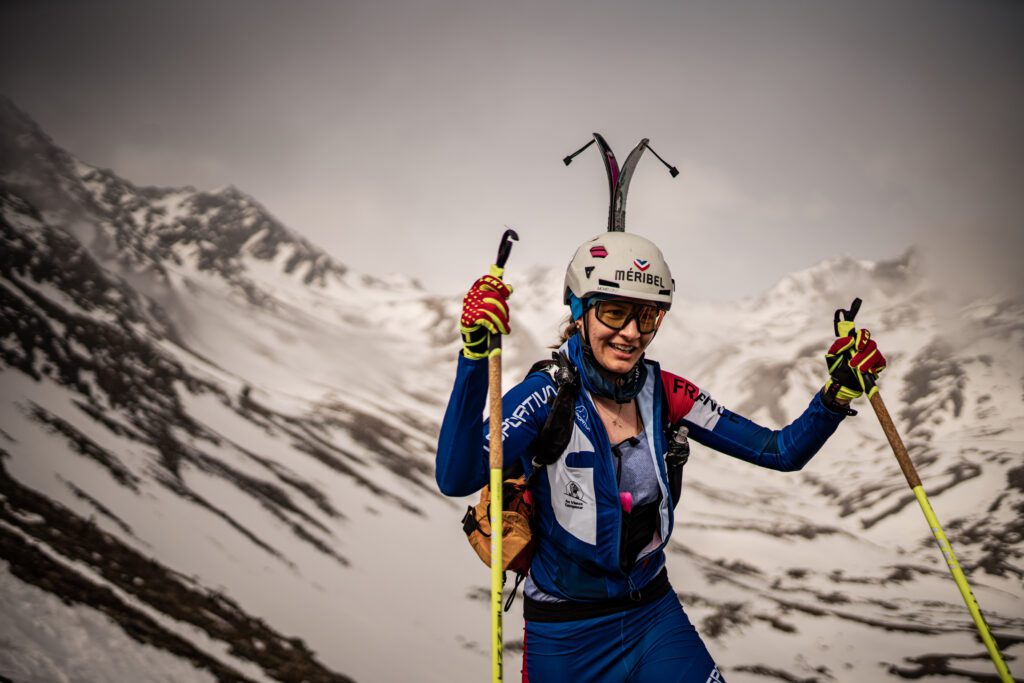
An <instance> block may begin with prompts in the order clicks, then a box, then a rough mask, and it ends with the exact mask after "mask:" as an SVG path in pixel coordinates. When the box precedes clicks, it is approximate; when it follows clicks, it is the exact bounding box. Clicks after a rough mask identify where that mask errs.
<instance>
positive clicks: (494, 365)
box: [487, 334, 505, 683]
mask: <svg viewBox="0 0 1024 683" xmlns="http://www.w3.org/2000/svg"><path fill="white" fill-rule="evenodd" d="M487 376H488V386H487V390H488V391H487V400H488V402H489V403H490V408H491V421H490V449H491V680H492V681H494V682H495V683H499V682H500V681H502V680H503V672H502V651H503V637H502V632H501V603H502V590H503V589H504V584H505V572H504V570H503V569H502V565H503V560H502V554H501V529H502V516H501V512H502V508H503V506H504V503H503V501H502V487H503V485H504V480H503V477H502V466H503V463H502V460H503V457H504V455H503V452H502V448H501V446H502V444H501V423H502V415H501V335H498V334H494V335H491V348H490V353H489V354H488V357H487Z"/></svg>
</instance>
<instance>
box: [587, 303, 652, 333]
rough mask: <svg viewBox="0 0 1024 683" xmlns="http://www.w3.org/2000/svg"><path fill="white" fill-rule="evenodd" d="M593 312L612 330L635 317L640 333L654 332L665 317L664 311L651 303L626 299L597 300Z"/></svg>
mask: <svg viewBox="0 0 1024 683" xmlns="http://www.w3.org/2000/svg"><path fill="white" fill-rule="evenodd" d="M594 314H595V315H596V316H597V319H598V320H600V321H601V322H602V323H604V324H605V325H607V326H608V327H610V328H612V329H613V330H621V329H622V328H623V327H625V326H626V325H628V324H629V321H630V320H633V319H634V318H635V319H636V327H637V329H638V330H639V331H640V334H650V333H651V332H654V331H655V330H656V329H658V326H659V325H661V320H662V318H664V317H665V311H663V310H662V309H660V308H658V307H657V306H655V305H653V304H636V303H630V302H626V301H598V302H597V304H596V305H595V306H594Z"/></svg>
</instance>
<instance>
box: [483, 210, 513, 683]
mask: <svg viewBox="0 0 1024 683" xmlns="http://www.w3.org/2000/svg"><path fill="white" fill-rule="evenodd" d="M518 239H519V235H517V234H516V231H515V230H513V229H512V228H508V229H507V230H505V234H503V235H502V236H501V244H499V245H498V258H497V260H496V261H495V263H494V265H492V266H491V275H492V276H493V277H496V278H500V277H501V276H502V275H503V274H504V273H505V261H507V260H508V255H509V253H510V252H511V251H512V240H518ZM487 402H488V404H489V405H490V410H491V416H490V452H491V680H492V681H493V682H494V683H500V682H501V681H502V680H503V675H504V674H503V672H502V653H503V648H504V643H503V640H502V633H501V603H502V597H503V596H502V591H503V590H504V588H505V570H504V568H503V564H504V562H503V561H502V556H501V534H502V530H503V529H502V508H503V506H504V504H503V502H502V488H503V487H504V484H505V480H504V477H503V476H502V470H503V468H504V462H503V453H502V433H501V423H502V421H503V416H502V414H501V335H500V334H491V335H489V341H488V349H487Z"/></svg>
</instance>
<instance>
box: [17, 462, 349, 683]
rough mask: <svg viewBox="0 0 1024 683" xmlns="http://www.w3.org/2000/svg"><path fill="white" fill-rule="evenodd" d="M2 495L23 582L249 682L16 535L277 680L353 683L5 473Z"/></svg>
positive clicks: (296, 643)
mask: <svg viewBox="0 0 1024 683" xmlns="http://www.w3.org/2000/svg"><path fill="white" fill-rule="evenodd" d="M0 494H2V496H3V499H2V501H3V502H2V505H0V520H3V522H4V523H5V524H6V525H9V527H11V528H10V529H9V528H8V527H6V526H3V525H0V555H2V556H3V558H4V559H5V560H7V561H8V562H9V563H10V564H11V570H12V572H13V573H14V574H15V575H16V576H18V577H19V578H21V579H22V580H23V581H26V582H28V583H32V584H33V585H36V586H39V587H40V588H42V589H43V590H46V591H48V592H50V593H54V594H56V595H58V596H60V597H61V598H62V599H64V600H65V601H66V602H68V603H81V604H86V605H89V606H91V607H93V608H95V609H99V610H100V611H103V612H104V613H106V614H107V615H108V616H110V617H111V618H112V619H113V620H114V621H115V622H117V623H118V624H119V625H120V626H121V627H122V628H123V629H124V631H125V632H126V633H127V634H128V635H129V636H131V637H132V638H135V639H136V640H138V641H139V642H143V643H147V644H150V645H153V646H154V647H158V648H160V649H164V650H167V651H169V652H172V653H174V654H177V655H178V656H181V657H185V658H187V659H189V660H191V661H193V662H194V663H195V664H196V665H197V666H200V667H202V668H205V669H207V670H209V671H211V673H213V674H214V675H215V676H217V678H218V680H222V681H244V680H248V679H246V678H245V677H244V676H241V675H240V674H238V673H237V672H236V671H234V670H232V669H230V668H229V667H227V666H225V665H223V664H222V663H220V662H218V661H217V660H215V659H213V658H211V657H209V656H208V655H205V654H203V653H201V652H200V651H198V650H197V649H196V648H195V647H194V646H192V645H191V644H190V643H188V642H187V641H184V640H183V639H181V638H180V637H178V636H175V635H174V634H172V633H170V632H168V631H167V630H166V629H164V628H162V627H160V626H159V625H158V624H156V623H155V622H153V621H152V620H151V619H149V618H148V617H146V616H145V615H143V614H142V613H141V612H139V611H138V610H137V609H135V608H133V607H131V606H130V605H129V604H127V603H126V602H124V601H122V600H121V599H119V598H117V597H116V595H115V594H114V593H113V592H112V591H111V590H110V589H109V588H107V587H106V586H103V585H100V584H97V583H93V582H92V581H90V580H88V579H86V578H85V577H83V576H82V575H80V574H78V573H77V572H76V571H74V570H73V569H71V565H65V564H64V563H62V562H57V561H56V560H53V559H51V558H49V557H48V556H47V554H46V553H43V552H42V551H40V550H38V549H36V547H35V546H34V545H32V544H31V543H29V542H28V541H26V540H25V539H24V538H23V537H22V536H21V534H24V535H25V536H26V537H28V538H32V539H34V540H35V541H37V542H38V543H40V544H43V545H45V546H47V547H49V548H51V549H52V550H53V551H55V552H57V553H59V554H60V555H61V556H63V557H65V558H67V559H68V560H71V561H74V562H79V563H82V564H83V565H85V566H88V567H90V568H91V569H92V570H93V571H95V572H96V573H97V574H98V575H99V576H101V577H102V578H103V579H104V580H105V581H107V582H109V584H110V585H112V586H116V587H117V588H118V589H120V590H121V591H124V592H125V593H128V594H130V595H132V596H133V597H134V598H135V599H137V600H139V601H141V602H143V603H144V604H146V605H148V606H150V607H152V608H153V609H155V610H157V611H159V612H160V613H162V614H165V615H167V616H168V617H170V618H171V619H175V620H178V621H181V622H185V623H188V624H192V625H193V626H195V627H197V628H199V629H201V630H203V631H204V632H206V634H207V635H208V636H209V637H210V638H213V639H215V640H218V641H222V642H224V643H225V644H227V645H228V647H229V650H230V652H231V654H232V655H233V656H235V657H238V658H240V659H244V660H248V661H251V662H253V663H254V664H256V665H258V666H260V667H261V668H262V669H263V670H264V671H265V672H266V673H267V675H268V676H270V677H272V678H274V679H276V680H281V681H300V680H306V681H310V682H313V681H323V682H331V683H350V681H351V679H350V678H348V677H347V676H343V675H341V674H337V673H334V672H332V671H330V670H328V669H326V668H325V667H324V666H323V665H322V664H320V663H319V662H318V661H317V660H316V658H315V656H314V655H313V653H312V652H311V651H310V650H309V649H308V648H307V647H306V646H305V644H304V643H303V642H302V641H301V640H299V639H297V638H287V637H285V636H283V635H281V634H279V633H277V632H276V631H274V630H273V629H272V628H271V627H270V626H269V625H268V624H267V623H266V622H264V621H263V620H261V619H257V618H254V617H252V616H249V615H248V614H246V613H245V612H244V611H243V610H242V609H241V607H239V605H238V604H236V603H235V602H234V601H232V600H231V599H230V598H228V597H227V596H225V595H222V594H219V593H216V592H206V591H204V590H202V589H200V588H198V587H196V586H194V585H190V584H189V583H187V581H186V580H185V579H184V578H183V577H182V576H181V575H180V574H177V573H176V572H174V571H172V570H170V569H169V568H167V567H165V566H163V565H161V564H159V563H158V562H155V561H154V560H152V559H149V558H147V557H145V556H143V555H141V554H140V553H139V552H138V551H136V550H133V549H132V548H130V547H128V546H126V545H124V544H123V543H122V542H120V541H119V540H117V539H116V538H115V537H114V536H112V535H110V534H107V533H105V532H104V531H103V530H101V529H100V528H98V527H97V526H95V525H94V524H92V523H91V522H89V521H87V520H83V519H82V518H80V517H79V516H77V515H76V514H74V513H73V512H72V511H71V510H68V509H67V508H65V507H63V506H61V505H59V504H57V503H55V502H54V501H51V500H50V499H48V498H46V497H45V496H42V495H41V494H39V493H37V492H35V491H33V490H31V489H29V488H26V487H24V486H22V485H21V484H19V483H18V482H16V481H15V480H14V479H12V478H11V477H10V475H9V474H8V473H7V471H6V469H4V468H3V467H2V466H0ZM38 517H41V518H43V519H45V524H33V523H31V522H29V521H26V520H29V519H34V518H38ZM13 529H17V530H18V531H17V532H16V531H14V530H13ZM19 532H20V533H19Z"/></svg>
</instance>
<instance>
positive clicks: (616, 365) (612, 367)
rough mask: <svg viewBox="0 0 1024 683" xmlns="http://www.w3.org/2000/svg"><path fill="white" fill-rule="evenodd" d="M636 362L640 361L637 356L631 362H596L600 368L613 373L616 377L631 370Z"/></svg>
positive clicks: (599, 360) (606, 360)
mask: <svg viewBox="0 0 1024 683" xmlns="http://www.w3.org/2000/svg"><path fill="white" fill-rule="evenodd" d="M638 360H640V356H639V355H637V357H636V358H633V359H631V360H621V359H618V358H616V359H608V358H598V362H599V363H600V364H601V367H603V368H604V369H605V370H607V371H608V372H612V373H615V374H616V375H621V374H624V373H627V372H629V371H630V370H632V369H633V366H634V365H636V362H637V361H638Z"/></svg>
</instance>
